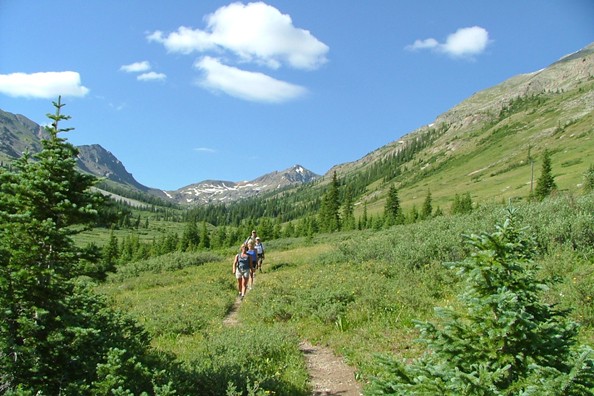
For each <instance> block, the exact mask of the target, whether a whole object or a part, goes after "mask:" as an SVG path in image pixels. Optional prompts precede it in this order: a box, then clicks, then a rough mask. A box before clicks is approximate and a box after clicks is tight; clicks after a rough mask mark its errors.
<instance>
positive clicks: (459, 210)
mask: <svg viewBox="0 0 594 396" xmlns="http://www.w3.org/2000/svg"><path fill="white" fill-rule="evenodd" d="M450 212H451V213H452V214H464V213H470V212H472V198H471V197H470V193H466V194H464V195H462V196H460V195H458V194H456V195H455V196H454V202H453V203H452V208H451V210H450Z"/></svg>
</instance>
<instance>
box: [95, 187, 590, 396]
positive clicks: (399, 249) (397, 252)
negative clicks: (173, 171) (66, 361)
mask: <svg viewBox="0 0 594 396" xmlns="http://www.w3.org/2000/svg"><path fill="white" fill-rule="evenodd" d="M593 199H594V197H590V198H589V199H583V198H580V199H576V198H560V199H559V200H554V201H552V202H545V203H543V204H533V205H524V206H522V207H521V214H522V216H523V217H524V223H526V224H527V225H530V226H531V227H532V230H533V231H534V232H535V233H537V235H538V239H539V241H540V243H541V245H543V246H545V247H546V248H547V253H546V254H544V255H543V256H542V257H540V258H539V262H540V263H541V265H542V266H543V270H542V272H541V274H542V276H543V278H544V279H547V280H549V281H551V280H555V283H553V284H552V285H551V289H550V290H549V291H548V292H546V293H545V294H543V298H544V299H546V300H547V301H549V302H551V303H559V304H560V306H561V307H564V308H571V309H572V310H573V312H572V314H571V318H572V319H573V320H575V321H577V322H579V323H581V324H582V325H583V329H582V333H581V337H582V340H584V341H585V342H587V343H589V344H590V345H594V309H593V305H592V299H593V298H594V287H593V286H592V285H594V272H593V271H592V257H593V254H594V252H593V251H592V237H591V236H592V235H593V233H594V230H592V224H593V222H592V213H594V200H593ZM502 212H503V208H502V207H500V206H496V205H495V206H485V207H483V208H481V209H480V210H478V211H476V212H475V213H473V214H472V215H471V216H464V217H449V216H446V217H440V218H436V219H433V220H430V221H425V222H422V223H418V224H413V225H408V226H398V227H394V228H392V229H390V230H384V231H378V232H373V231H365V232H352V233H337V234H332V235H322V236H318V237H316V238H314V239H311V240H305V239H293V240H278V241H271V242H270V243H269V245H268V248H269V253H268V254H267V259H266V261H265V266H264V270H265V272H264V274H258V275H257V277H256V287H255V289H254V290H252V291H251V292H250V293H249V294H248V296H247V298H246V300H245V301H244V302H243V303H242V305H241V308H240V312H239V317H240V320H241V323H242V324H241V325H240V326H238V327H237V328H225V327H224V326H223V325H222V320H223V317H224V315H225V314H226V312H227V311H228V309H229V308H230V306H231V305H232V304H233V302H234V299H235V297H236V291H235V280H234V278H233V277H232V275H231V274H230V267H231V259H232V256H233V253H234V252H232V251H228V252H224V253H222V255H223V256H224V257H226V258H225V259H223V260H215V262H212V263H208V264H203V265H200V266H189V267H187V268H184V269H181V270H178V271H174V272H163V273H156V274H155V273H143V274H141V275H140V276H138V277H131V278H125V277H124V278H123V279H119V280H118V279H115V278H114V280H113V282H111V283H107V284H105V285H104V286H102V287H101V290H102V291H104V292H106V293H108V294H110V295H111V296H112V297H113V298H114V301H115V302H116V304H117V305H119V306H121V307H124V308H126V309H127V310H129V311H130V312H131V314H132V315H133V316H135V317H136V318H138V320H140V321H141V323H143V324H144V325H145V326H146V327H147V328H148V329H149V330H150V332H151V333H152V334H153V335H154V337H155V338H154V346H155V347H156V348H157V349H160V350H163V351H170V352H173V353H175V354H176V355H177V356H178V357H179V358H180V359H181V360H184V361H186V362H189V363H190V364H191V365H192V366H194V367H197V368H198V371H199V372H211V375H212V373H213V372H221V370H223V371H225V370H230V372H232V369H230V368H229V367H230V366H231V362H233V361H236V360H237V359H238V356H244V354H245V355H254V358H253V361H251V363H250V364H252V365H253V369H254V370H256V371H258V372H259V373H260V374H261V376H262V378H263V377H265V376H267V375H268V376H269V377H274V378H276V381H277V382H275V384H277V385H278V384H281V385H278V386H280V387H284V389H285V390H286V389H288V388H286V387H289V388H292V389H299V390H300V391H295V392H296V393H294V394H307V390H306V385H305V384H306V378H307V376H306V373H305V366H304V364H303V360H302V359H301V357H300V355H299V351H298V349H297V344H298V341H299V339H300V338H307V339H309V340H310V341H312V342H314V343H323V344H326V345H329V346H330V347H331V348H332V349H334V350H335V351H336V352H337V353H338V354H340V355H343V356H345V357H346V358H347V360H348V361H349V362H350V363H351V364H353V365H354V366H356V367H357V369H358V370H359V375H360V376H361V378H362V379H367V378H368V377H369V376H370V375H372V374H373V373H374V372H375V370H376V366H375V365H376V361H375V359H374V357H375V355H376V354H377V353H390V354H396V355H398V356H401V357H403V358H410V357H414V356H416V355H418V353H420V349H419V345H417V344H416V343H415V342H414V338H415V337H416V331H415V329H414V326H413V321H414V320H415V319H420V320H431V319H432V318H433V307H434V306H442V305H455V304H456V299H455V294H456V292H457V290H458V283H457V279H456V278H455V276H454V274H451V273H450V272H449V271H447V270H446V269H444V267H443V266H442V265H441V263H443V262H447V261H455V260H459V259H461V258H462V257H464V256H465V255H466V254H467V253H468V250H467V248H465V246H464V244H463V243H462V238H461V234H462V233H465V232H480V231H483V230H484V231H490V230H492V229H493V225H494V223H495V221H496V220H501V218H502ZM570 246H572V247H573V248H570ZM574 249H577V250H574ZM180 257H181V256H178V257H177V258H176V257H174V256H172V257H164V258H161V259H160V260H161V261H163V262H166V261H168V260H172V261H175V260H178V259H179V258H180ZM190 262H191V260H190ZM197 262H198V261H197ZM242 336H247V337H249V339H250V340H251V341H250V342H247V343H245V342H241V341H237V337H242ZM209 370H210V371H209ZM221 375H223V374H221ZM225 375H229V374H228V373H227V374H225ZM227 379H228V378H227V377H224V380H227ZM223 383H226V382H223ZM277 389H278V388H277ZM299 392H303V393H299ZM281 393H282V392H281Z"/></svg>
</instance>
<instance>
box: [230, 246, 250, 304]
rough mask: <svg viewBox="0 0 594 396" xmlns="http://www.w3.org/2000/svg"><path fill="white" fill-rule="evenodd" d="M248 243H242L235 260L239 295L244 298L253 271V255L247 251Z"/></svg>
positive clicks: (234, 268) (234, 269) (234, 271)
mask: <svg viewBox="0 0 594 396" xmlns="http://www.w3.org/2000/svg"><path fill="white" fill-rule="evenodd" d="M247 250H248V247H247V245H246V244H243V245H241V252H239V253H238V254H236V255H235V259H234V260H233V274H234V275H235V278H237V288H238V289H239V297H240V298H241V299H242V300H243V298H244V297H245V293H246V288H247V283H248V280H249V278H250V274H251V272H252V268H253V264H252V256H251V255H249V254H248V253H247Z"/></svg>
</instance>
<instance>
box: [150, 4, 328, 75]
mask: <svg viewBox="0 0 594 396" xmlns="http://www.w3.org/2000/svg"><path fill="white" fill-rule="evenodd" d="M147 39H148V40H149V41H155V42H158V43H161V44H163V45H164V46H165V48H166V49H167V50H168V51H169V52H177V53H182V54H190V53H192V52H206V51H209V50H218V51H221V50H222V51H228V52H230V53H232V54H234V55H235V56H237V57H238V59H239V60H240V61H242V62H254V63H259V64H263V65H266V66H268V67H270V68H273V69H276V68H278V67H280V66H281V65H283V64H286V65H289V66H291V67H293V68H296V69H305V70H312V69H316V68H318V67H320V66H321V65H322V64H324V63H326V61H327V59H326V54H327V52H328V46H327V45H326V44H324V43H322V42H321V41H319V40H318V39H316V38H315V37H314V36H313V35H312V34H311V33H310V32H309V31H307V30H304V29H300V28H297V27H295V26H293V21H292V20H291V17H290V16H289V15H286V14H282V13H281V12H280V11H279V10H277V9H276V8H274V7H272V6H269V5H267V4H265V3H262V2H257V3H249V4H242V3H233V4H230V5H228V6H224V7H221V8H219V9H218V10H216V11H215V12H214V13H212V14H210V15H208V16H207V17H206V29H205V30H200V29H192V28H189V27H185V26H182V27H180V28H178V30H177V31H175V32H172V33H169V34H164V33H163V32H161V31H155V32H153V33H150V34H148V35H147Z"/></svg>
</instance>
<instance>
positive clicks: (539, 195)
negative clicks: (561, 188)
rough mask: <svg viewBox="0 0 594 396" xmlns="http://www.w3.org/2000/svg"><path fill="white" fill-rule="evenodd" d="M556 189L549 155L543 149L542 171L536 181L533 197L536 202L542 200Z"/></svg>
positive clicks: (548, 152) (547, 151)
mask: <svg viewBox="0 0 594 396" xmlns="http://www.w3.org/2000/svg"><path fill="white" fill-rule="evenodd" d="M556 189H557V185H556V184H555V178H554V177H553V173H552V166H551V153H550V151H549V150H547V149H545V151H544V153H543V155H542V170H541V173H540V177H539V178H538V180H537V181H536V188H535V189H534V196H535V197H536V199H538V200H541V201H542V200H543V199H545V198H546V197H548V196H549V195H551V193H552V192H553V191H554V190H556Z"/></svg>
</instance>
